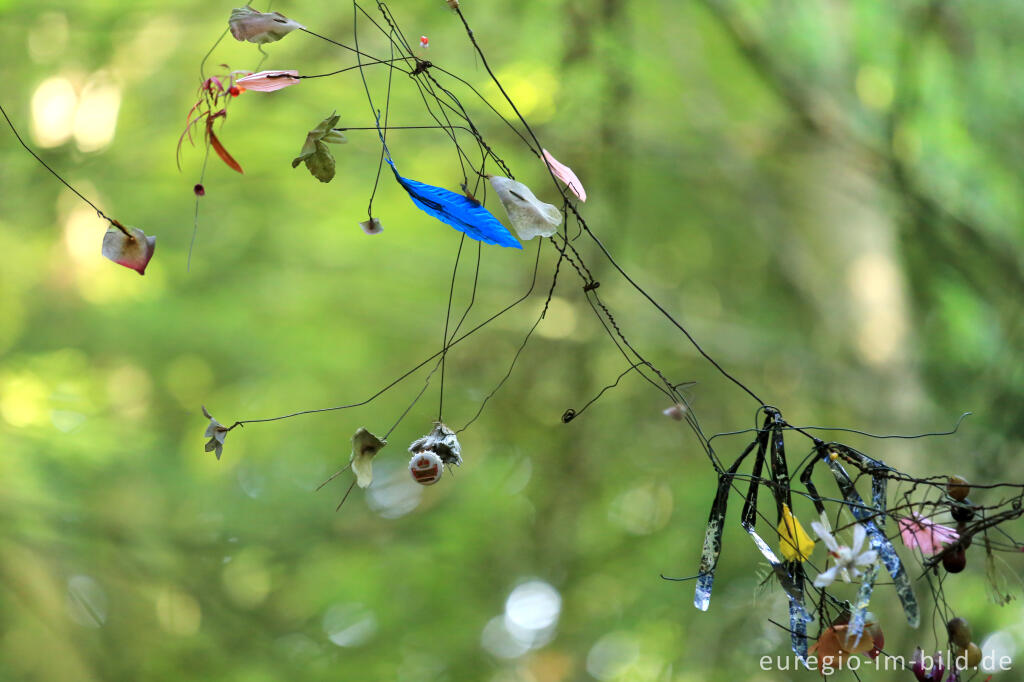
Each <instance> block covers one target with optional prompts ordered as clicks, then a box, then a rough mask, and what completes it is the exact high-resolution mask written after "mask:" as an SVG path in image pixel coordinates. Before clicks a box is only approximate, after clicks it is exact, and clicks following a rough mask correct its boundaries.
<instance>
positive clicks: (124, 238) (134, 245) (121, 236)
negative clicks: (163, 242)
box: [102, 225, 156, 275]
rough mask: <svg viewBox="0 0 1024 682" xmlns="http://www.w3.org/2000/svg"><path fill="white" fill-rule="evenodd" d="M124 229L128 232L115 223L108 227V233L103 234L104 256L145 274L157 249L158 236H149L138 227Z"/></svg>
mask: <svg viewBox="0 0 1024 682" xmlns="http://www.w3.org/2000/svg"><path fill="white" fill-rule="evenodd" d="M124 229H125V230H126V231H127V232H128V234H125V233H124V232H122V231H121V229H120V228H118V227H115V226H114V225H111V226H110V227H109V228H107V233H106V234H105V235H103V248H102V253H103V256H104V257H105V258H109V259H110V260H112V261H114V262H115V263H117V264H118V265H123V266H125V267H126V268H131V269H132V270H134V271H135V272H137V273H139V274H140V275H144V274H146V266H147V265H149V260H150V259H151V258H152V257H153V251H154V250H155V249H156V237H147V236H146V233H145V232H143V231H142V230H140V229H139V228H137V227H126V228H124Z"/></svg>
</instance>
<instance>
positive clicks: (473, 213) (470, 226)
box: [387, 159, 523, 249]
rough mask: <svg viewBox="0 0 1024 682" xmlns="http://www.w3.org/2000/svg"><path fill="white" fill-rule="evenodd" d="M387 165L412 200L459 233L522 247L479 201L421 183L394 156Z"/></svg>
mask: <svg viewBox="0 0 1024 682" xmlns="http://www.w3.org/2000/svg"><path fill="white" fill-rule="evenodd" d="M387 162H388V165H390V166H391V170H392V171H393V172H394V174H395V178H396V179H397V180H398V184H400V185H401V186H402V187H403V188H405V191H406V192H408V193H409V197H410V198H411V199H412V203H414V204H416V206H417V207H418V208H419V209H420V210H422V211H423V212H424V213H428V214H430V215H432V216H434V217H435V218H437V219H438V220H440V221H441V222H442V223H445V224H447V225H451V226H452V227H454V228H455V229H456V230H458V231H459V232H464V233H466V235H467V236H469V237H470V238H472V239H476V240H477V241H481V242H483V243H484V244H496V245H498V246H507V247H510V248H513V249H521V248H523V245H522V244H520V243H519V241H518V240H517V239H516V238H515V237H513V236H512V233H511V232H509V231H508V230H507V229H506V228H505V226H504V225H502V224H501V223H500V222H499V221H498V219H497V218H495V217H494V216H493V215H491V212H490V211H488V210H487V209H486V208H484V207H483V206H482V205H481V204H480V203H478V202H476V201H473V200H472V199H470V198H469V197H465V196H463V195H461V194H457V193H455V192H451V191H449V190H446V189H444V188H443V187H434V186H433V185H426V184H424V183H422V182H416V181H415V180H409V179H407V178H403V177H402V176H401V175H399V174H398V169H396V168H395V164H394V163H392V162H391V159H387Z"/></svg>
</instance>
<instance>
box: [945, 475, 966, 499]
mask: <svg viewBox="0 0 1024 682" xmlns="http://www.w3.org/2000/svg"><path fill="white" fill-rule="evenodd" d="M946 492H947V493H948V494H949V496H950V497H952V498H953V499H954V500H957V501H962V500H963V499H964V498H965V497H967V496H968V495H970V494H971V484H970V483H968V482H967V479H966V478H964V477H963V476H950V477H949V480H948V481H947V482H946Z"/></svg>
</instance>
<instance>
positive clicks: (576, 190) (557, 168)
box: [541, 149, 587, 201]
mask: <svg viewBox="0 0 1024 682" xmlns="http://www.w3.org/2000/svg"><path fill="white" fill-rule="evenodd" d="M541 151H542V152H544V161H545V163H547V164H548V168H550V169H551V173H552V175H554V176H555V177H556V178H558V179H559V180H561V181H562V182H564V183H565V185H566V187H568V188H569V190H570V191H571V192H572V193H573V194H575V195H576V196H577V197H579V199H580V201H586V200H587V190H585V189H583V183H582V182H580V179H579V178H578V177H576V174H575V173H573V172H572V168H569V167H568V166H566V165H565V164H563V163H560V162H559V161H558V159H556V158H555V157H553V156H551V152H549V151H548V150H547V149H542V150H541Z"/></svg>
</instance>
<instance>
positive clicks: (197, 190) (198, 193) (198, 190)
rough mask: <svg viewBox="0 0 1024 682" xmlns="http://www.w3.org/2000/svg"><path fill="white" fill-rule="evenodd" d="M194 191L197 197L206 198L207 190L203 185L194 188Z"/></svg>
mask: <svg viewBox="0 0 1024 682" xmlns="http://www.w3.org/2000/svg"><path fill="white" fill-rule="evenodd" d="M192 191H193V192H195V193H196V196H197V197H201V196H204V195H205V194H206V188H205V187H203V186H202V185H196V186H195V187H193V188H192Z"/></svg>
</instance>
